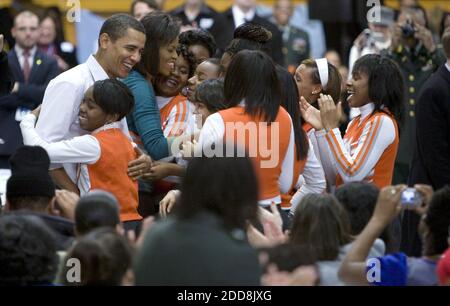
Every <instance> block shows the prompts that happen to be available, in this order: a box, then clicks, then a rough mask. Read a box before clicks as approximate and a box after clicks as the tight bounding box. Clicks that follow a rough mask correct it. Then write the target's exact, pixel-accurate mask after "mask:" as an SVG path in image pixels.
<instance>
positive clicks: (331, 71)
mask: <svg viewBox="0 0 450 306" xmlns="http://www.w3.org/2000/svg"><path fill="white" fill-rule="evenodd" d="M301 65H305V66H306V67H308V68H312V69H313V71H312V73H311V79H312V81H313V82H314V84H321V81H320V74H319V68H318V67H317V63H316V61H315V60H314V59H306V60H304V61H302V62H301ZM341 86H342V77H341V74H340V73H339V70H338V69H337V67H335V66H334V65H332V64H330V63H328V84H327V86H326V87H325V88H322V93H323V94H324V95H330V96H331V97H332V98H333V100H334V102H335V103H338V102H339V101H340V99H341V90H342V88H341Z"/></svg>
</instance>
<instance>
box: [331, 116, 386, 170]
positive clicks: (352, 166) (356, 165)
mask: <svg viewBox="0 0 450 306" xmlns="http://www.w3.org/2000/svg"><path fill="white" fill-rule="evenodd" d="M380 124H381V123H380V118H375V122H371V127H370V131H369V135H368V139H366V140H365V141H364V144H363V148H362V149H361V150H360V152H359V153H358V155H357V156H356V158H355V160H354V161H353V163H349V162H348V160H347V158H346V157H345V155H344V154H343V152H342V150H341V147H340V145H339V142H338V140H337V139H336V136H335V135H334V133H331V139H330V138H329V135H328V134H327V135H326V139H327V141H328V144H329V146H330V149H331V152H332V153H333V156H334V158H335V159H336V161H337V162H338V164H339V165H340V166H341V168H342V170H343V171H344V172H345V173H347V174H348V175H349V176H352V175H354V174H355V173H356V172H357V171H358V170H359V169H360V168H361V166H362V165H363V164H364V161H365V160H366V158H367V157H368V155H369V152H370V147H371V146H372V143H373V142H374V140H375V137H376V135H377V131H378V129H379V126H380ZM333 144H335V145H336V149H337V150H338V152H335V148H334V145H333ZM341 156H342V157H343V159H344V161H345V163H346V164H347V167H346V166H344V165H343V163H342V160H341V158H340V157H341Z"/></svg>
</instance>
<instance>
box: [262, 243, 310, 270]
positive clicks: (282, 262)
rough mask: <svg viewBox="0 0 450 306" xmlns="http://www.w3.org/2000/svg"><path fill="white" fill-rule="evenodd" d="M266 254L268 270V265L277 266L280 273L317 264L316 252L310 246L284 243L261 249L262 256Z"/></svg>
mask: <svg viewBox="0 0 450 306" xmlns="http://www.w3.org/2000/svg"><path fill="white" fill-rule="evenodd" d="M264 253H266V254H267V256H268V263H267V265H265V268H266V269H267V266H268V265H270V264H275V265H276V266H277V268H278V270H279V271H288V272H292V271H294V270H295V269H296V268H297V267H299V266H309V265H314V264H315V263H316V262H317V256H316V253H315V250H314V248H313V247H312V246H310V245H297V244H292V243H284V244H279V245H276V246H274V247H271V248H263V249H260V254H264Z"/></svg>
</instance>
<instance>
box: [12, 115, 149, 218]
mask: <svg viewBox="0 0 450 306" xmlns="http://www.w3.org/2000/svg"><path fill="white" fill-rule="evenodd" d="M35 122H36V116H34V115H33V114H28V115H26V116H25V117H24V119H23V120H22V122H21V123H20V128H21V130H22V134H23V140H24V143H25V144H26V145H31V146H40V147H43V148H44V149H45V150H46V151H47V153H48V155H49V157H50V161H51V162H52V163H74V164H78V175H77V185H78V188H79V190H80V194H81V195H84V194H87V193H88V192H89V191H90V190H93V189H102V190H105V191H108V192H111V193H112V194H113V195H114V196H115V197H116V198H117V200H118V201H119V204H120V220H121V221H132V220H141V219H142V217H141V216H140V215H139V213H138V211H137V206H138V186H137V181H134V180H132V179H131V178H130V177H129V176H128V174H127V170H128V163H129V162H130V161H132V160H134V159H136V158H137V154H136V152H135V151H134V147H133V144H132V142H131V141H130V139H129V138H128V137H127V136H126V135H125V134H124V133H123V132H122V130H121V129H120V126H121V125H120V122H113V123H111V124H107V125H104V126H103V127H101V128H99V129H97V130H95V131H93V132H92V133H91V134H89V135H83V136H78V137H74V138H72V139H68V140H63V141H58V142H53V143H48V142H46V141H44V140H43V139H42V138H41V137H40V136H39V135H38V134H37V132H36V130H35V129H34V125H35Z"/></svg>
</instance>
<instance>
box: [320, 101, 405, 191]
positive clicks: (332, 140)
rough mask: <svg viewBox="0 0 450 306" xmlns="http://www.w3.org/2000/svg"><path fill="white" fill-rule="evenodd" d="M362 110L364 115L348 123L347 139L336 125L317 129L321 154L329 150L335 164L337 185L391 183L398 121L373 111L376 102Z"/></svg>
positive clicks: (397, 139)
mask: <svg viewBox="0 0 450 306" xmlns="http://www.w3.org/2000/svg"><path fill="white" fill-rule="evenodd" d="M359 110H360V113H361V115H359V116H357V117H356V118H355V119H353V120H352V121H351V122H350V123H349V125H348V127H347V131H346V133H345V136H344V138H342V137H341V133H340V131H339V129H337V128H336V129H333V130H331V131H329V132H326V131H325V130H321V131H317V132H315V136H316V138H317V141H318V144H319V147H320V151H321V154H322V153H328V154H327V156H326V157H328V158H330V160H331V161H332V163H333V166H334V170H335V171H336V173H337V175H336V186H339V185H342V184H343V183H347V182H355V181H363V182H368V183H373V184H375V185H376V186H377V187H379V188H382V187H384V186H388V185H390V184H391V181H392V175H393V171H394V162H395V157H396V155H397V148H398V142H399V133H398V127H397V122H396V120H395V119H394V118H393V117H392V116H391V115H389V114H387V113H384V112H375V113H374V114H372V112H373V110H374V104H373V103H368V104H366V105H364V106H362V107H360V108H359ZM321 156H322V157H323V158H325V155H324V154H323V155H321Z"/></svg>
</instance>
